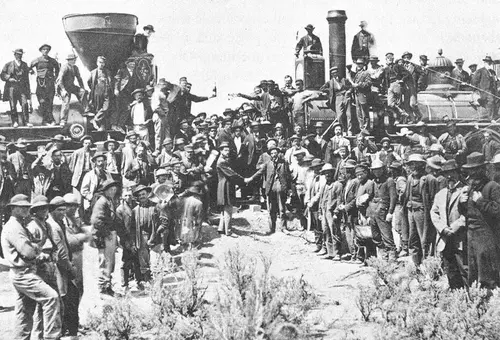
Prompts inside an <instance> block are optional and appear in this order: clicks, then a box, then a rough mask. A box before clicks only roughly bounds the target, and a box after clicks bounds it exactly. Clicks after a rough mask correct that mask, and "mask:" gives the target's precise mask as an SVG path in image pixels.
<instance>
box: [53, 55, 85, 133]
mask: <svg viewBox="0 0 500 340" xmlns="http://www.w3.org/2000/svg"><path fill="white" fill-rule="evenodd" d="M66 61H67V63H66V64H65V65H63V66H62V67H61V71H60V72H59V76H58V77H57V80H56V84H57V90H58V93H59V94H60V95H61V99H62V102H63V103H62V107H61V119H60V121H59V125H60V126H64V125H66V122H67V121H68V114H69V103H70V101H71V95H72V94H74V95H75V96H76V98H78V100H79V101H80V103H81V104H82V106H83V110H84V111H87V109H88V108H87V106H88V103H87V91H85V87H84V84H83V80H82V76H81V75H80V70H79V69H78V66H76V65H75V63H76V55H75V54H69V55H68V56H67V57H66ZM75 79H76V80H77V81H78V85H80V87H78V86H76V85H75Z"/></svg>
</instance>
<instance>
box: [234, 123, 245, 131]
mask: <svg viewBox="0 0 500 340" xmlns="http://www.w3.org/2000/svg"><path fill="white" fill-rule="evenodd" d="M236 129H240V130H243V125H241V124H236V125H233V126H231V130H233V131H234V130H236Z"/></svg>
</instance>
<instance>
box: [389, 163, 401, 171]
mask: <svg viewBox="0 0 500 340" xmlns="http://www.w3.org/2000/svg"><path fill="white" fill-rule="evenodd" d="M402 167H403V165H402V164H401V163H400V162H398V161H394V162H392V163H391V165H389V168H391V169H401V168H402Z"/></svg>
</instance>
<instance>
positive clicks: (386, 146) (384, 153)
mask: <svg viewBox="0 0 500 340" xmlns="http://www.w3.org/2000/svg"><path fill="white" fill-rule="evenodd" d="M380 144H381V145H382V148H381V149H380V150H379V151H378V152H377V153H376V155H375V158H376V159H378V160H380V161H381V162H382V163H384V165H385V167H386V169H387V168H388V167H389V165H391V164H392V162H394V161H395V160H396V155H395V153H394V150H393V149H392V146H391V139H390V138H389V137H384V138H382V139H381V140H380Z"/></svg>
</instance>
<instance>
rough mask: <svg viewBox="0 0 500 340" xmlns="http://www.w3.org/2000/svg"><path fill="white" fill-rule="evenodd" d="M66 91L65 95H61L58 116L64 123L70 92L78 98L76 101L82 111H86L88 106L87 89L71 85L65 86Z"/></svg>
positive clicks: (66, 119) (67, 111) (66, 116)
mask: <svg viewBox="0 0 500 340" xmlns="http://www.w3.org/2000/svg"><path fill="white" fill-rule="evenodd" d="M66 91H67V92H66V95H64V96H61V99H62V105H61V117H60V122H61V121H64V122H65V123H66V122H67V121H68V114H69V104H70V101H71V95H72V94H74V95H75V96H76V98H78V101H79V102H80V103H81V104H82V106H83V110H84V111H86V110H87V107H88V102H87V91H85V89H82V88H80V87H78V86H74V85H73V86H70V87H67V88H66Z"/></svg>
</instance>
